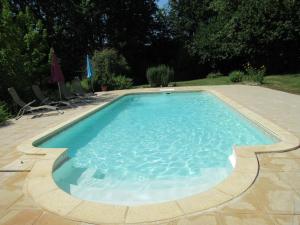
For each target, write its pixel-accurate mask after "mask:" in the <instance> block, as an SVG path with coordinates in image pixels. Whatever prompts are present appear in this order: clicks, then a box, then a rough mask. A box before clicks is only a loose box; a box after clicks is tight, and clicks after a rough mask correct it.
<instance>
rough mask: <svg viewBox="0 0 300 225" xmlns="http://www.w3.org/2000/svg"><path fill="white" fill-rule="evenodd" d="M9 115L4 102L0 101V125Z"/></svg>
mask: <svg viewBox="0 0 300 225" xmlns="http://www.w3.org/2000/svg"><path fill="white" fill-rule="evenodd" d="M9 117H10V114H9V112H8V110H7V107H6V104H5V103H4V102H0V125H2V124H3V123H5V121H6V120H8V119H9Z"/></svg>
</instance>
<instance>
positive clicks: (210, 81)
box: [176, 77, 232, 86]
mask: <svg viewBox="0 0 300 225" xmlns="http://www.w3.org/2000/svg"><path fill="white" fill-rule="evenodd" d="M222 84H232V83H231V82H230V80H229V79H228V77H217V78H204V79H198V80H189V81H179V82H176V86H199V85H222Z"/></svg>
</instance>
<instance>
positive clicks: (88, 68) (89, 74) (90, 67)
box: [86, 55, 94, 93]
mask: <svg viewBox="0 0 300 225" xmlns="http://www.w3.org/2000/svg"><path fill="white" fill-rule="evenodd" d="M86 73H87V74H86V76H87V78H88V79H91V86H92V91H93V93H94V87H93V75H94V72H93V65H92V62H91V60H90V58H89V55H86Z"/></svg>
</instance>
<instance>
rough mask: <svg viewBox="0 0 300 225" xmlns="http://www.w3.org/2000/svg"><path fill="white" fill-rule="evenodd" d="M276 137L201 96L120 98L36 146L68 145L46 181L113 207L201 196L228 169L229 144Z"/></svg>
mask: <svg viewBox="0 0 300 225" xmlns="http://www.w3.org/2000/svg"><path fill="white" fill-rule="evenodd" d="M275 142H276V139H275V138H274V137H273V136H271V135H269V134H268V133H266V132H265V131H264V130H262V129H260V128H259V127H257V126H256V125H254V124H253V123H251V122H250V121H248V120H247V119H245V118H244V117H243V116H242V115H240V114H239V113H237V112H236V111H235V110H233V109H232V108H230V107H229V106H228V105H226V104H225V103H223V102H222V101H221V100H219V99H218V98H217V97H215V96H214V95H212V94H210V93H208V92H186V93H177V92H176V93H175V92H174V93H172V94H167V93H155V94H132V95H127V96H125V97H122V98H120V99H118V100H117V101H115V102H113V103H112V104H110V105H108V106H107V107H105V108H103V109H101V110H99V111H98V112H96V113H94V114H93V115H91V116H89V117H87V118H86V119H83V120H81V121H80V122H78V123H76V124H74V125H73V126H71V127H69V128H68V129H66V130H64V131H62V132H60V133H59V134H56V135H55V136H53V137H51V138H49V139H47V140H46V141H44V142H43V143H41V144H39V145H38V146H39V147H47V148H62V147H66V148H68V155H69V158H70V159H69V160H68V161H66V162H65V163H63V164H62V165H61V166H60V167H58V168H57V169H56V170H55V171H54V173H53V177H54V180H55V182H56V183H57V185H58V186H59V187H61V188H62V189H63V190H65V191H66V192H68V193H70V194H72V195H74V196H77V197H79V198H81V199H85V200H90V201H96V202H104V203H114V204H121V205H141V204H147V203H156V202H164V201H169V200H174V199H179V198H183V197H186V196H190V195H194V194H196V193H199V192H203V191H205V190H207V189H209V188H211V187H212V186H214V185H216V184H217V183H219V182H221V181H222V180H223V179H225V178H226V177H227V176H229V174H230V173H231V171H232V169H233V168H232V165H231V163H230V161H229V159H228V158H229V156H230V155H231V153H232V147H233V146H234V145H260V144H273V143H275Z"/></svg>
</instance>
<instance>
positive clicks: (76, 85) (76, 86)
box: [72, 78, 96, 98]
mask: <svg viewBox="0 0 300 225" xmlns="http://www.w3.org/2000/svg"><path fill="white" fill-rule="evenodd" d="M72 89H73V92H74V93H75V94H76V95H79V96H82V97H86V98H90V97H93V96H96V94H94V93H86V92H85V91H84V90H83V88H82V86H81V83H80V80H79V78H75V79H74V80H72Z"/></svg>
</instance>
